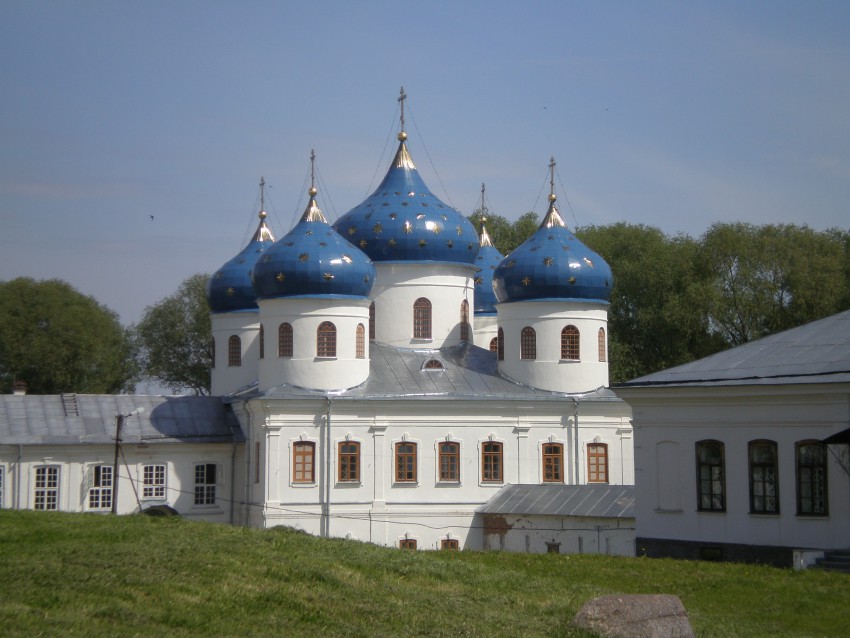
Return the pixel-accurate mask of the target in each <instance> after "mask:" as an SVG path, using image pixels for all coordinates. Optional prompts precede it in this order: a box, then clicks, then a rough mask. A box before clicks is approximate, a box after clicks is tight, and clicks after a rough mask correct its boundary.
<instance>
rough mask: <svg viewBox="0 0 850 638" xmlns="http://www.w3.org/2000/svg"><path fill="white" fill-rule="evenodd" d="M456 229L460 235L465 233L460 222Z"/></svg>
mask: <svg viewBox="0 0 850 638" xmlns="http://www.w3.org/2000/svg"><path fill="white" fill-rule="evenodd" d="M455 229H456V230H457V234H458V235H463V228H461V227H460V224H458V225H457V226H455Z"/></svg>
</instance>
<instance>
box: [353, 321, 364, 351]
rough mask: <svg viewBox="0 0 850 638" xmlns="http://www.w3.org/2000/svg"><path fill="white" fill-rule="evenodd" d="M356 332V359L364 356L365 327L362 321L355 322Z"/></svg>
mask: <svg viewBox="0 0 850 638" xmlns="http://www.w3.org/2000/svg"><path fill="white" fill-rule="evenodd" d="M356 332H357V334H356V335H355V356H356V357H357V358H358V359H365V358H366V328H364V327H363V324H362V323H358V324H357V331H356Z"/></svg>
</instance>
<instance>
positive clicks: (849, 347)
mask: <svg viewBox="0 0 850 638" xmlns="http://www.w3.org/2000/svg"><path fill="white" fill-rule="evenodd" d="M846 382H850V310H847V311H844V312H840V313H838V314H836V315H832V316H830V317H826V318H824V319H820V320H818V321H812V322H811V323H807V324H805V325H802V326H799V327H797V328H792V329H790V330H785V331H784V332H778V333H776V334H773V335H770V336H768V337H764V338H763V339H759V340H757V341H751V342H749V343H745V344H744V345H741V346H738V347H736V348H732V349H730V350H726V351H724V352H718V353H717V354H713V355H711V356H709V357H705V358H704V359H699V360H698V361H692V362H691V363H686V364H684V365H680V366H676V367H675V368H669V369H668V370H662V371H661V372H655V373H653V374H649V375H646V376H643V377H639V378H637V379H632V380H631V381H627V382H626V383H622V384H618V385H616V386H614V388H615V390H616V389H620V388H634V387H645V386H670V385H747V384H784V383H846Z"/></svg>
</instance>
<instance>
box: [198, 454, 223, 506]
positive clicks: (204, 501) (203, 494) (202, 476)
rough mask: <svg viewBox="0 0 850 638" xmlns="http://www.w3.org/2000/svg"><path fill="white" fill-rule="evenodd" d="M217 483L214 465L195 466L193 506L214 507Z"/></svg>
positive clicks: (199, 464)
mask: <svg viewBox="0 0 850 638" xmlns="http://www.w3.org/2000/svg"><path fill="white" fill-rule="evenodd" d="M217 482H218V466H216V464H215V463H196V464H195V505H215V500H216V484H217Z"/></svg>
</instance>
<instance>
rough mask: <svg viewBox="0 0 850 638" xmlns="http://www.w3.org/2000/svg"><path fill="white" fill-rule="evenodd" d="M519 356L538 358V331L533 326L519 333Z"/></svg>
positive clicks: (521, 357)
mask: <svg viewBox="0 0 850 638" xmlns="http://www.w3.org/2000/svg"><path fill="white" fill-rule="evenodd" d="M519 358H520V359H536V358H537V333H536V332H534V328H532V327H531V326H526V327H525V328H523V329H522V332H521V333H520V335H519Z"/></svg>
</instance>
